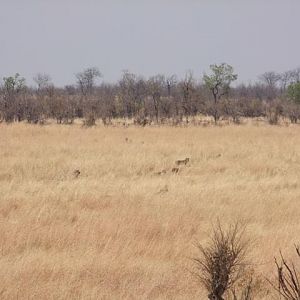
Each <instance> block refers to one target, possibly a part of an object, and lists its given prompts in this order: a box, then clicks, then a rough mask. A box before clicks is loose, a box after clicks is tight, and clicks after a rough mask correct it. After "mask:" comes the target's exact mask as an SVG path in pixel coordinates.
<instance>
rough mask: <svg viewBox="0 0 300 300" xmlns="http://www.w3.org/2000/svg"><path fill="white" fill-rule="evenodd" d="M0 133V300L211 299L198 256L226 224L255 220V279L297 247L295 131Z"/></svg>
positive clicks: (1, 128)
mask: <svg viewBox="0 0 300 300" xmlns="http://www.w3.org/2000/svg"><path fill="white" fill-rule="evenodd" d="M0 134H1V139H0V278H1V280H0V298H1V299H205V298H206V297H205V295H206V292H205V291H203V290H202V288H201V287H200V286H199V284H198V283H197V281H196V280H195V278H194V277H193V276H192V275H191V273H190V269H191V267H192V266H191V261H190V257H193V256H195V255H196V253H197V251H196V249H195V246H194V244H195V242H197V241H200V242H205V240H206V239H207V238H208V236H209V232H210V229H211V225H212V224H213V223H214V222H215V221H216V220H217V219H218V218H219V219H220V221H221V223H223V224H229V223H230V222H232V221H235V220H238V219H239V220H244V221H247V223H248V227H247V233H248V236H249V237H250V238H251V239H253V240H254V241H255V242H254V246H253V249H252V252H251V262H252V263H253V269H254V270H255V273H256V274H257V275H258V276H266V277H270V276H272V274H273V273H274V272H275V268H274V263H273V257H274V256H275V255H277V254H278V251H279V249H281V250H282V251H283V252H284V253H285V254H286V256H287V257H293V256H292V254H293V244H294V243H297V242H300V237H299V236H298V233H299V232H300V222H299V215H300V202H299V201H300V127H299V126H289V127H286V126H274V127H272V126H269V125H264V126H254V125H243V126H224V127H208V128H203V127H193V128H192V127H191V128H170V127H162V128H147V127H146V128H135V127H132V128H131V127H130V128H104V127H101V126H97V127H95V128H89V129H85V128H82V127H80V126H78V125H73V126H58V125H54V124H53V125H48V126H43V127H40V126H30V125H26V124H19V125H18V124H16V125H14V124H13V125H3V124H2V125H0ZM186 157H189V158H190V162H189V163H188V164H187V165H183V166H180V167H179V168H180V169H179V172H178V173H177V174H176V173H172V171H171V169H172V168H174V167H176V166H175V161H176V160H178V159H184V158H186ZM77 169H78V170H80V174H79V176H78V177H76V176H75V175H74V170H77ZM163 170H166V172H162V173H161V174H158V173H159V172H161V171H163ZM262 285H266V286H265V287H264V289H267V288H268V287H269V286H268V284H266V283H262ZM258 299H260V298H258ZM261 299H262V297H261ZM265 299H269V298H268V297H266V298H265Z"/></svg>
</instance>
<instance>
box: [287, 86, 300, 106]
mask: <svg viewBox="0 0 300 300" xmlns="http://www.w3.org/2000/svg"><path fill="white" fill-rule="evenodd" d="M287 93H288V97H289V99H291V100H292V101H294V102H295V103H298V104H300V82H297V83H292V84H290V85H289V87H288V90H287Z"/></svg>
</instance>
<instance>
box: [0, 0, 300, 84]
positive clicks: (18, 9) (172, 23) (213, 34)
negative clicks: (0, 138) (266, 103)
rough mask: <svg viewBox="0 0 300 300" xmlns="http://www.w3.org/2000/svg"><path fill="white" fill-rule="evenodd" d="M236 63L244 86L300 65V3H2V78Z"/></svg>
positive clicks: (113, 74) (59, 79)
mask: <svg viewBox="0 0 300 300" xmlns="http://www.w3.org/2000/svg"><path fill="white" fill-rule="evenodd" d="M220 62H227V63H229V64H232V65H233V66H234V68H235V70H236V71H237V72H238V74H239V79H240V81H241V80H242V81H246V82H248V81H249V80H252V81H254V80H256V79H257V75H259V74H261V73H262V72H264V71H269V70H276V71H284V70H287V69H292V68H294V67H299V66H300V0H185V1H184V0H147V1H146V0H109V1H105V0H72V1H71V0H26V1H25V0H0V77H1V78H2V77H3V76H6V75H11V74H14V73H16V72H19V73H20V74H21V75H22V76H24V77H26V79H27V81H28V82H29V83H31V82H32V81H31V78H32V76H33V75H34V74H35V73H37V72H45V73H48V74H50V75H51V77H52V78H53V82H54V83H56V84H58V85H64V84H71V83H73V82H74V81H75V79H74V74H75V73H76V72H78V71H81V70H82V69H84V68H86V67H90V66H97V67H98V68H99V69H100V70H101V72H102V73H103V75H104V80H105V81H115V80H118V79H119V78H120V76H121V72H122V70H125V69H127V70H129V71H131V72H134V73H138V74H141V75H145V76H149V75H154V74H156V73H164V74H166V75H169V74H173V73H175V74H177V75H179V76H180V77H182V76H183V75H184V74H185V72H186V71H187V70H193V71H194V74H195V75H196V76H197V77H200V76H202V74H203V72H204V71H205V70H207V69H208V67H209V65H210V64H212V63H220Z"/></svg>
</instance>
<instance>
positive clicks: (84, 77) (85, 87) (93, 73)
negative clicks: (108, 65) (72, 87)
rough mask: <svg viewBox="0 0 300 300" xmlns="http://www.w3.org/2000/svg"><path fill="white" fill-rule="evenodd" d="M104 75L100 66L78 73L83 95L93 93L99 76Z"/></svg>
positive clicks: (78, 82) (77, 77) (78, 81)
mask: <svg viewBox="0 0 300 300" xmlns="http://www.w3.org/2000/svg"><path fill="white" fill-rule="evenodd" d="M100 77H102V74H101V72H100V71H99V69H98V68H96V67H93V68H88V69H85V70H84V71H82V72H80V73H77V74H76V79H77V84H78V86H79V88H80V90H81V93H82V95H84V96H88V95H91V94H92V93H93V90H94V86H95V83H96V80H97V78H100Z"/></svg>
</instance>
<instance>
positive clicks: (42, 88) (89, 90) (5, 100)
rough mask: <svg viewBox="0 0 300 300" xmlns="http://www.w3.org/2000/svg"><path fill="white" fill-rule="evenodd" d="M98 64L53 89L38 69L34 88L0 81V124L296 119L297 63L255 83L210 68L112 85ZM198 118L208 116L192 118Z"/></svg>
mask: <svg viewBox="0 0 300 300" xmlns="http://www.w3.org/2000/svg"><path fill="white" fill-rule="evenodd" d="M101 78H102V74H101V72H100V71H99V69H98V68H88V69H85V70H83V71H82V72H79V73H78V74H76V76H75V79H76V83H75V84H74V85H67V86H65V87H64V88H59V87H55V86H54V84H53V83H52V80H51V77H50V76H49V75H47V74H42V73H39V74H37V75H36V76H34V78H33V80H34V82H35V86H34V87H29V86H27V85H26V81H25V78H23V77H22V76H20V74H18V73H17V74H15V75H13V76H9V77H4V78H3V81H2V83H1V86H0V122H7V123H9V122H20V121H27V122H29V123H32V124H43V123H44V122H45V121H46V120H47V119H55V120H56V122H57V123H59V124H72V123H73V121H74V119H76V118H80V119H82V120H83V122H84V124H85V125H87V126H92V125H95V123H96V121H97V120H102V122H103V124H104V125H111V124H113V120H116V119H119V120H122V119H123V120H124V124H126V121H125V120H129V119H130V120H132V121H133V123H135V124H137V125H140V126H146V125H150V124H172V125H179V124H184V123H186V124H188V123H194V124H201V122H204V120H205V122H210V121H207V119H208V120H211V122H214V123H218V122H219V121H220V120H224V119H226V120H230V121H232V122H234V123H239V122H240V121H241V119H242V118H257V117H262V118H266V119H267V120H268V122H269V123H270V124H277V123H278V122H279V120H280V118H288V119H289V120H290V121H291V122H292V123H297V121H298V120H299V119H300V105H299V104H300V68H297V69H294V70H290V71H287V72H284V73H281V74H279V73H276V72H266V73H264V74H262V75H261V76H259V80H258V81H257V82H255V83H254V84H247V85H245V84H239V85H235V86H234V87H233V86H232V84H233V83H234V82H235V81H236V80H237V78H238V75H237V74H235V72H234V69H233V67H232V66H230V65H228V64H226V63H223V64H219V65H217V64H215V65H211V66H210V70H209V72H208V73H207V74H204V75H203V77H202V78H201V79H200V80H197V78H195V77H194V75H193V73H192V72H187V73H186V75H185V77H184V78H182V79H178V78H177V76H176V75H171V76H165V75H161V74H158V75H155V76H152V77H149V78H144V77H142V76H139V75H136V74H133V73H130V72H128V71H125V72H123V74H122V77H121V79H120V80H119V81H118V82H116V83H104V82H101ZM199 115H201V116H205V117H208V118H202V120H200V119H199V118H197V117H198V116H199Z"/></svg>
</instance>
